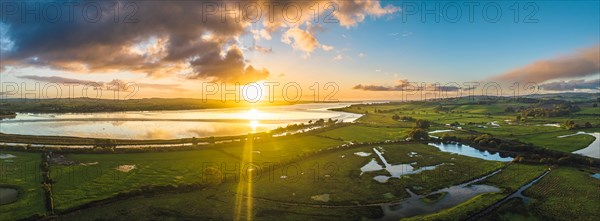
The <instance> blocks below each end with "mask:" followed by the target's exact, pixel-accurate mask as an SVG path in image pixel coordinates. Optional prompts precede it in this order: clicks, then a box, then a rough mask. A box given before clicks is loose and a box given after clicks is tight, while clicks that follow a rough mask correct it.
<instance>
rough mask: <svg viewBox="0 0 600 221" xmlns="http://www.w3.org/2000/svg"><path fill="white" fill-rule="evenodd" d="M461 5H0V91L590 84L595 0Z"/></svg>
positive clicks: (599, 46) (171, 92)
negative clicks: (0, 85) (475, 83)
mask: <svg viewBox="0 0 600 221" xmlns="http://www.w3.org/2000/svg"><path fill="white" fill-rule="evenodd" d="M109 3H111V4H109ZM115 3H117V4H115ZM471 3H472V5H469V4H470V3H465V2H462V1H461V2H420V1H412V2H411V1H374V0H371V1H364V0H362V1H358V0H356V1H355V0H343V1H342V0H340V1H276V2H270V1H258V2H254V3H249V2H246V1H203V2H190V1H170V2H167V1H151V2H149V1H124V2H118V1H114V2H97V1H81V2H77V4H75V5H65V3H63V2H52V1H41V2H38V1H35V2H27V3H23V4H21V3H20V1H19V2H11V1H6V2H4V1H3V2H2V3H1V4H2V5H0V6H1V7H0V10H1V11H0V12H1V14H0V43H1V47H0V52H1V54H0V55H1V57H0V71H2V72H1V73H0V77H1V81H2V88H1V89H2V92H1V93H2V95H4V97H6V96H8V97H15V96H16V97H18V96H21V97H23V96H24V95H27V91H28V90H36V91H39V93H38V95H37V96H39V97H44V96H45V97H48V98H52V97H66V96H96V97H98V95H97V93H98V91H103V93H102V94H103V95H102V97H103V98H110V96H113V95H114V93H113V92H114V91H122V92H123V93H122V96H129V97H128V98H147V97H165V98H172V97H192V98H204V97H206V98H220V97H221V96H220V95H222V94H221V92H227V88H224V87H227V86H225V85H229V86H230V89H231V87H233V88H234V89H235V88H236V87H235V85H236V83H239V84H240V85H242V86H241V87H239V88H240V89H239V91H240V93H241V94H242V98H247V97H256V96H259V97H261V98H263V99H266V98H267V97H273V98H274V99H289V100H295V99H296V98H297V97H298V96H296V95H297V93H298V92H299V90H301V91H302V92H301V94H302V96H299V97H298V99H300V98H301V99H318V100H319V101H322V100H326V101H333V100H398V99H404V98H408V97H411V98H415V97H422V96H419V94H418V93H416V92H415V91H417V90H420V91H430V92H436V91H438V92H439V91H440V90H442V91H444V92H447V91H449V92H452V93H453V94H465V93H475V94H477V93H481V94H483V93H488V92H489V90H488V89H489V88H488V87H487V86H488V85H492V86H494V85H496V83H497V85H498V87H499V88H500V90H501V92H498V90H497V89H495V87H492V89H493V90H492V93H501V94H503V95H506V94H512V93H513V92H514V91H513V90H512V89H511V87H510V86H511V85H514V84H515V83H518V85H519V86H520V87H521V89H523V90H524V89H527V87H524V85H526V84H528V83H534V84H535V85H537V88H539V89H538V90H535V91H523V92H522V93H523V94H525V93H534V92H535V93H550V92H562V91H583V92H594V91H598V89H599V87H600V56H599V54H600V3H599V2H598V1H539V2H530V1H526V2H522V1H496V2H493V1H492V2H490V1H488V2H471ZM36 4H37V5H36ZM275 4H277V5H275ZM115 7H116V8H117V9H118V10H115ZM32 8H33V9H32ZM316 8H318V12H317V11H316ZM26 9H29V10H26ZM57 9H58V10H57ZM98 9H101V14H102V16H100V17H99V16H98V13H96V12H98ZM235 9H238V10H235ZM284 9H285V10H284ZM297 9H301V11H302V12H301V13H299V12H298V10H297ZM259 10H260V11H261V15H260V16H257V15H256V14H253V12H257V11H259ZM117 11H118V13H117ZM25 12H29V13H25ZM70 12H72V14H70ZM471 12H472V14H471ZM115 14H117V15H118V16H115ZM315 14H317V15H318V16H315ZM53 16H54V17H53ZM236 16H238V17H237V18H238V20H237V21H236ZM244 16H246V17H244ZM53 18H57V19H53ZM244 18H246V19H244ZM223 19H225V21H224V20H223ZM436 19H437V20H436ZM250 82H258V83H257V84H253V85H259V86H257V87H255V88H257V90H254V89H252V88H253V87H243V85H248V84H249V83H250ZM265 82H267V84H270V85H275V86H274V90H273V92H274V95H273V96H271V95H270V93H269V92H270V91H269V87H265ZM471 82H477V83H478V86H475V87H474V86H473V85H474V84H473V83H471ZM36 83H39V86H38V85H37V84H36ZM67 83H69V84H67ZM436 83H438V84H436ZM65 85H75V86H76V87H75V86H73V87H74V88H75V89H73V90H72V91H73V92H72V94H71V93H69V92H71V90H69V89H68V87H66V86H65ZM86 85H92V86H93V87H92V88H94V89H95V90H88V89H89V87H88V88H86V87H85V86H86ZM131 85H133V86H131ZM54 86H56V87H60V88H61V89H56V87H54ZM215 87H216V88H217V91H215V90H214V88H215ZM245 88H250V89H248V90H246V89H245ZM258 90H260V91H262V93H259V94H258V95H257V92H256V91H258ZM88 92H89V93H88ZM90 94H93V95H90ZM315 94H318V96H315ZM31 96H36V95H31ZM226 96H227V95H226ZM227 98H230V97H227Z"/></svg>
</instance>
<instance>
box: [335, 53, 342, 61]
mask: <svg viewBox="0 0 600 221" xmlns="http://www.w3.org/2000/svg"><path fill="white" fill-rule="evenodd" d="M342 59H344V57H343V56H342V55H341V54H337V55H335V57H333V60H334V61H341V60H342Z"/></svg>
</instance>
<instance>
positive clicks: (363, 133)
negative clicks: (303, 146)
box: [319, 125, 409, 142]
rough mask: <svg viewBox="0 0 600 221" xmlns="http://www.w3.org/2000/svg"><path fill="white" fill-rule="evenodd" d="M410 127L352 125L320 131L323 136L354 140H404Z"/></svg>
mask: <svg viewBox="0 0 600 221" xmlns="http://www.w3.org/2000/svg"><path fill="white" fill-rule="evenodd" d="M408 132H409V129H405V128H387V127H368V126H361V125H351V126H347V127H341V128H337V129H333V130H330V131H326V132H323V133H320V134H319V135H321V136H326V137H331V138H334V139H342V140H344V141H352V142H375V141H384V140H402V139H405V138H406V137H407V135H408Z"/></svg>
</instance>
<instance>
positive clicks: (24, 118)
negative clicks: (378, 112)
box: [0, 103, 362, 139]
mask: <svg viewBox="0 0 600 221" xmlns="http://www.w3.org/2000/svg"><path fill="white" fill-rule="evenodd" d="M351 104H352V103H306V104H296V105H287V106H267V107H254V108H223V109H201V110H182V111H130V112H110V113H106V112H104V113H60V114H31V113H18V114H17V117H16V118H14V119H4V120H2V121H0V123H2V127H0V132H2V133H7V134H23V135H47V136H76V137H95V138H113V139H176V138H188V137H209V136H230V135H243V134H248V133H254V132H264V131H268V130H272V129H276V128H277V127H285V126H286V125H288V124H296V123H307V122H308V121H309V120H313V121H315V120H318V119H329V118H331V119H334V120H340V121H344V122H352V121H354V120H356V119H358V118H359V117H360V116H362V115H360V114H353V113H346V112H339V111H332V110H329V109H332V108H340V107H345V106H349V105H351Z"/></svg>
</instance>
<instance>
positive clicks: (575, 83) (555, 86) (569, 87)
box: [539, 79, 600, 91]
mask: <svg viewBox="0 0 600 221" xmlns="http://www.w3.org/2000/svg"><path fill="white" fill-rule="evenodd" d="M539 87H540V88H542V89H544V90H547V91H575V90H586V89H587V90H598V89H600V79H594V80H589V81H586V80H570V81H557V82H550V83H546V84H542V85H540V86H539Z"/></svg>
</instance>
